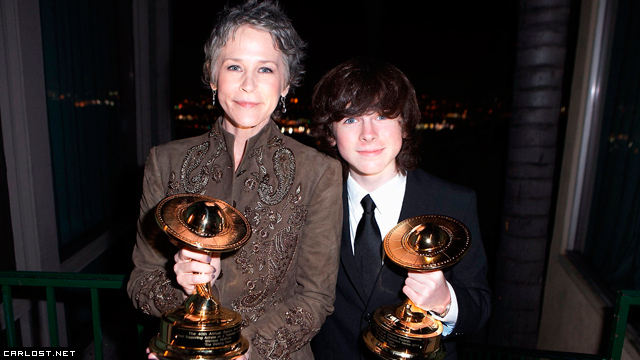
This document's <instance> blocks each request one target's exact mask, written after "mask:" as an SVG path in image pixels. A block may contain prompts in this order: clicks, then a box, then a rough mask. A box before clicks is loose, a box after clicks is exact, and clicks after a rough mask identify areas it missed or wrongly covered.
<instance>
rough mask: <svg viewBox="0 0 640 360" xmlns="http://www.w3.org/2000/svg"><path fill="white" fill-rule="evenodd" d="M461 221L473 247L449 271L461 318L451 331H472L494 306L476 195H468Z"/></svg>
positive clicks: (448, 275)
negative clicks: (465, 227)
mask: <svg viewBox="0 0 640 360" xmlns="http://www.w3.org/2000/svg"><path fill="white" fill-rule="evenodd" d="M466 204H467V206H466V207H465V210H464V213H463V216H462V217H461V219H460V220H461V221H462V222H463V223H464V224H465V225H467V227H468V228H469V231H470V232H471V247H470V248H469V250H468V252H467V253H466V254H465V256H464V257H463V258H462V260H460V262H459V263H457V264H456V265H454V266H453V267H452V268H451V270H450V271H449V272H448V274H446V277H447V280H448V281H449V283H450V284H451V286H452V287H453V289H454V291H455V293H456V297H457V300H458V319H457V321H456V324H455V328H454V329H453V333H452V334H451V335H461V334H465V333H472V332H474V331H477V330H479V329H480V328H482V326H484V324H485V323H486V321H487V319H488V318H489V313H490V309H491V292H490V290H489V285H488V283H487V257H486V255H485V252H484V246H483V244H482V238H481V236H480V226H479V223H478V213H477V210H476V209H477V207H476V197H475V194H474V193H473V192H471V193H470V194H469V196H468V200H467V202H466Z"/></svg>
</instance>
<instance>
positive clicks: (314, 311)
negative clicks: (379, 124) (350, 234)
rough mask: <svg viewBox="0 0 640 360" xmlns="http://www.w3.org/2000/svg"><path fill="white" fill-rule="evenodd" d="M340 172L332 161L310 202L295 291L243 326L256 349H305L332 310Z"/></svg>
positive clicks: (272, 352)
mask: <svg viewBox="0 0 640 360" xmlns="http://www.w3.org/2000/svg"><path fill="white" fill-rule="evenodd" d="M341 200H342V174H341V168H340V164H339V163H338V162H337V161H333V160H332V161H331V162H330V163H329V166H328V167H326V169H325V170H324V171H323V173H322V174H321V176H320V178H319V180H318V182H317V184H316V186H315V188H314V189H313V190H312V198H311V199H310V202H309V203H308V207H307V214H306V218H305V225H304V230H303V232H302V234H301V238H300V239H299V242H298V247H297V250H296V251H297V253H298V254H297V261H296V263H295V265H294V266H295V267H294V268H292V269H291V271H294V272H295V280H296V284H297V285H296V289H295V294H294V296H292V297H291V298H289V299H285V301H284V302H282V303H280V305H278V306H277V307H275V308H273V309H272V310H271V311H269V312H268V313H266V314H264V315H263V316H262V317H261V318H260V319H259V320H258V321H256V322H255V323H253V324H251V325H249V326H248V327H247V328H245V329H244V330H243V334H244V335H245V336H246V337H247V338H248V339H250V340H251V343H252V350H251V351H252V353H255V352H257V353H258V355H259V357H260V358H264V359H285V358H288V356H289V354H291V353H292V352H295V351H297V350H299V349H301V348H302V347H303V346H305V345H306V344H308V343H309V342H310V341H311V338H312V337H313V336H314V335H315V334H316V333H317V332H318V331H319V330H320V327H321V325H322V324H323V322H324V320H325V318H326V317H327V316H328V315H329V314H330V313H331V312H333V302H334V300H335V287H336V278H337V272H338V262H339V249H340V232H341V224H342V201H341Z"/></svg>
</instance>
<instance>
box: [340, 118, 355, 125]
mask: <svg viewBox="0 0 640 360" xmlns="http://www.w3.org/2000/svg"><path fill="white" fill-rule="evenodd" d="M355 122H356V119H354V118H346V119H344V121H343V123H345V124H353V123H355Z"/></svg>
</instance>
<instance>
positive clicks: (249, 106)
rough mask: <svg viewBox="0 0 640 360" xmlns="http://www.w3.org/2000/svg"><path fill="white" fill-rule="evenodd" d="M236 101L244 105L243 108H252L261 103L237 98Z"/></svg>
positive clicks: (241, 105)
mask: <svg viewBox="0 0 640 360" xmlns="http://www.w3.org/2000/svg"><path fill="white" fill-rule="evenodd" d="M234 102H235V103H236V104H238V105H239V106H240V107H243V108H252V107H254V106H257V105H258V104H259V103H257V102H251V101H239V100H235V101H234Z"/></svg>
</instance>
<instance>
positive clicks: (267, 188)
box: [251, 137, 296, 206]
mask: <svg viewBox="0 0 640 360" xmlns="http://www.w3.org/2000/svg"><path fill="white" fill-rule="evenodd" d="M267 146H268V147H269V148H273V147H277V149H276V150H275V152H274V153H273V157H272V162H273V172H274V175H275V178H276V181H277V184H276V185H275V187H274V186H273V185H272V184H271V183H270V176H269V174H268V173H267V168H266V167H265V166H264V159H263V151H264V150H263V148H262V147H257V148H256V149H255V150H254V151H253V152H252V154H251V157H254V158H255V161H256V163H257V165H258V173H253V174H252V175H253V176H254V178H255V181H257V182H258V184H259V185H258V195H259V196H260V200H261V201H262V202H264V203H265V204H267V205H272V206H273V205H277V204H279V203H280V202H282V200H284V198H285V197H286V196H287V194H288V193H289V190H290V189H291V185H292V184H293V179H294V177H295V175H296V159H295V156H293V152H292V151H291V149H289V148H287V147H284V146H283V142H282V139H280V138H278V137H273V138H271V140H269V142H268V143H267Z"/></svg>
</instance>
